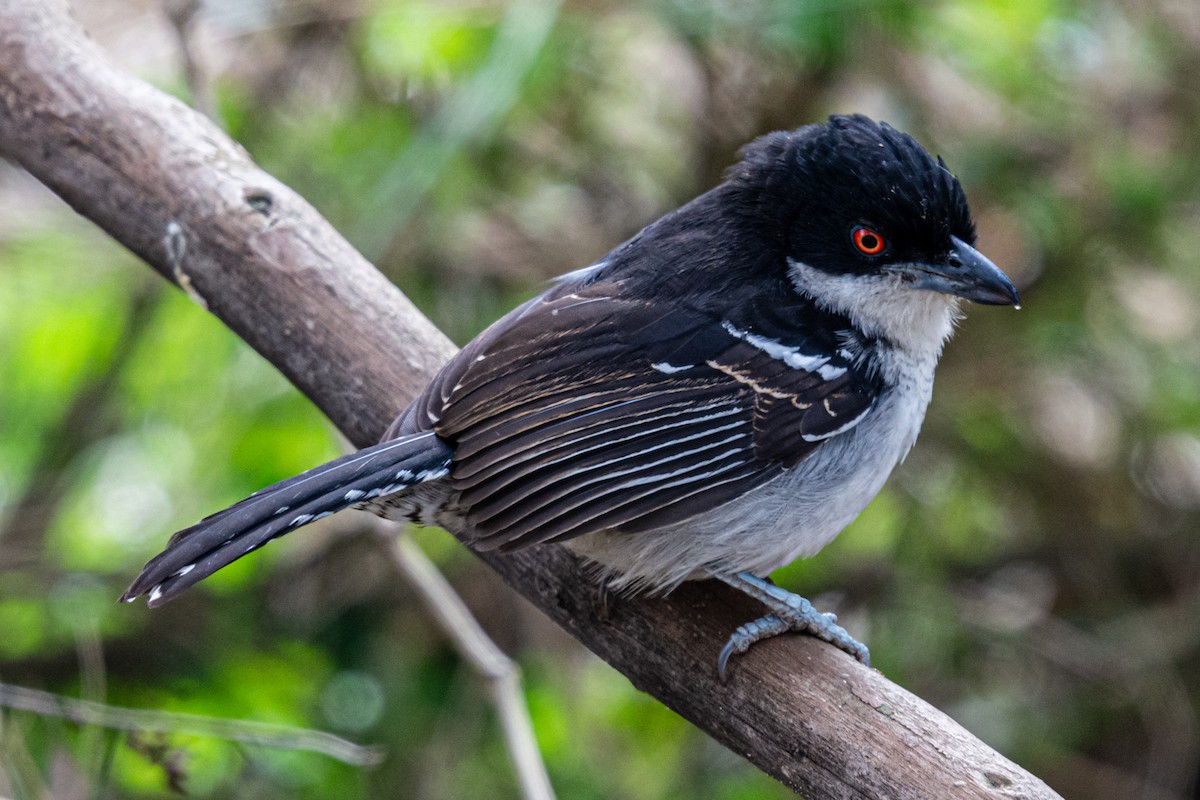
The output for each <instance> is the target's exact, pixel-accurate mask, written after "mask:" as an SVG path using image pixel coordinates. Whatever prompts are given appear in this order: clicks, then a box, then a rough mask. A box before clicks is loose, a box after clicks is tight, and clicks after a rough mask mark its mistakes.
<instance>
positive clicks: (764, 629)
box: [716, 572, 871, 683]
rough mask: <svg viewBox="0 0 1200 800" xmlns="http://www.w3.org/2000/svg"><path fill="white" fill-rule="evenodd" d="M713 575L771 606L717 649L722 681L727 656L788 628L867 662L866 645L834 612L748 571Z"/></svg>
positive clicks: (747, 648) (722, 679)
mask: <svg viewBox="0 0 1200 800" xmlns="http://www.w3.org/2000/svg"><path fill="white" fill-rule="evenodd" d="M716 577H717V578H719V579H720V580H722V581H724V582H725V583H727V584H729V585H730V586H732V587H734V588H735V589H738V590H740V591H742V592H745V593H746V594H748V595H750V596H751V597H753V598H754V599H755V600H758V601H759V602H760V603H762V604H763V605H765V606H767V608H769V609H771V613H770V614H767V615H766V616H764V617H761V618H759V619H756V620H754V621H753V622H747V623H746V624H745V625H742V626H741V627H739V628H738V629H737V630H736V631H734V632H733V635H732V636H730V637H729V641H728V642H726V643H725V647H723V648H722V649H721V655H720V657H718V659H717V674H718V676H719V677H720V678H721V682H722V683H724V682H725V680H726V668H727V667H728V665H729V659H730V658H731V657H732V656H733V655H734V654H736V653H744V652H746V651H747V650H749V649H750V646H751V645H752V644H754V643H755V642H758V641H761V640H763V639H769V638H771V637H772V636H778V635H779V634H781V633H787V632H788V631H796V632H797V633H807V634H809V635H810V636H815V637H817V638H818V639H822V640H824V641H826V642H829V643H830V644H832V645H834V646H835V647H838V648H840V649H842V650H845V651H846V652H847V653H849V654H850V655H852V656H854V657H855V658H857V659H858V660H859V661H861V662H862V663H863V664H865V665H866V666H868V667H869V666H871V655H870V653H869V652H868V651H867V648H866V645H864V644H863V643H862V642H859V641H858V640H857V639H855V638H854V637H853V636H851V635H850V634H849V633H847V632H846V629H845V628H843V627H842V626H840V625H838V624H837V617H836V616H834V615H833V614H823V613H821V612H820V611H817V610H816V609H815V608H813V604H812V603H810V602H808V601H807V600H805V599H804V598H803V597H801V596H800V595H797V594H792V593H791V592H789V591H787V590H786V589H781V588H780V587H778V586H776V585H775V584H773V583H769V582H767V581H765V580H763V579H762V578H759V577H756V576H754V575H751V574H750V573H748V572H739V573H738V574H736V575H733V576H727V575H725V576H722V575H718V576H716Z"/></svg>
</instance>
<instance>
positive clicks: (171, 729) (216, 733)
mask: <svg viewBox="0 0 1200 800" xmlns="http://www.w3.org/2000/svg"><path fill="white" fill-rule="evenodd" d="M0 707H2V708H11V709H15V710H18V711H30V712H33V713H34V714H40V715H42V716H44V717H58V718H60V719H66V720H70V721H71V722H74V723H77V724H79V725H99V726H101V727H104V728H111V729H113V730H121V731H137V732H139V733H186V734H191V735H194V736H211V737H213V738H216V739H228V740H230V741H234V742H242V743H244V744H256V745H262V746H264V747H274V748H278V749H281V750H308V751H311V752H314V753H320V754H322V755H326V756H329V757H330V758H334V759H337V760H338V761H341V762H342V763H345V764H350V765H352V766H356V767H370V766H375V765H376V764H379V763H380V762H381V761H382V760H383V752H382V751H381V750H380V749H379V748H377V747H364V746H362V745H358V744H355V743H354V742H350V741H347V740H345V739H343V738H341V737H340V736H335V735H333V734H332V733H326V732H325V731H315V730H312V729H309V728H293V727H290V726H288V725H274V724H271V723H269V722H256V721H253V720H242V719H225V718H222V717H204V716H200V715H198V714H181V713H178V712H174V711H155V710H149V709H140V708H124V707H121V706H110V705H106V704H104V703H94V702H92V701H90V700H77V699H75V698H73V697H64V696H62V695H59V694H52V693H50V692H43V691H41V690H39V689H29V688H26V687H23V686H13V685H11V684H7V683H0Z"/></svg>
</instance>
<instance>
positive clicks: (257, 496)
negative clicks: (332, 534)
mask: <svg viewBox="0 0 1200 800" xmlns="http://www.w3.org/2000/svg"><path fill="white" fill-rule="evenodd" d="M452 452H453V451H452V450H451V448H450V445H449V444H447V443H446V442H445V441H444V440H442V439H439V438H438V437H437V436H436V435H434V434H432V433H422V434H416V435H411V436H404V437H401V438H399V439H392V440H391V441H387V442H384V443H382V444H377V445H375V446H374V447H367V448H364V449H362V450H359V451H358V452H357V453H351V454H350V455H347V456H342V457H341V458H338V459H334V460H333V461H330V462H329V463H328V464H323V465H321V466H319V467H314V468H313V469H310V470H309V471H308V472H304V473H301V474H299V475H297V476H295V477H294V478H288V479H287V480H284V481H280V482H279V483H276V484H274V485H273V486H268V487H267V488H266V489H262V490H261V491H258V492H255V493H254V494H252V495H250V496H249V497H247V498H246V499H245V500H242V501H240V502H238V503H235V504H234V505H232V506H230V507H229V508H227V509H225V510H224V511H218V512H217V513H216V514H213V515H212V516H211V517H206V518H205V519H203V520H201V521H200V522H197V523H196V524H195V525H193V526H191V527H190V528H184V529H183V530H181V531H179V532H178V533H176V534H175V535H174V536H172V537H171V540H170V541H169V542H167V547H166V549H165V550H163V551H162V552H161V553H159V554H158V555H157V556H155V557H154V558H152V559H151V560H150V561H149V562H147V563H146V566H144V567H143V568H142V573H141V574H140V575H138V577H137V580H135V581H134V582H133V584H132V585H131V586H130V587H129V589H127V590H126V592H125V594H123V595H122V596H121V600H122V601H124V602H132V601H133V600H135V599H136V598H138V597H139V596H141V595H143V594H148V595H149V600H148V602H149V605H150V606H151V607H153V606H158V605H162V604H163V603H165V602H167V601H168V600H171V599H172V598H174V597H175V596H176V595H178V594H179V593H180V592H182V591H183V590H184V589H186V588H188V587H189V586H191V585H192V584H193V583H196V582H197V581H200V580H203V579H204V578H207V577H208V576H209V575H211V574H213V573H214V572H216V571H217V570H219V569H221V567H224V566H225V565H227V564H230V563H232V562H234V561H236V560H237V559H239V558H241V557H242V556H244V555H246V554H247V553H249V552H250V551H251V550H256V549H258V548H259V547H262V546H263V545H264V544H266V543H267V542H269V541H271V540H272V539H275V538H278V537H280V536H283V535H284V534H287V533H291V532H292V531H294V530H295V529H296V528H299V527H300V526H302V525H307V524H308V523H310V522H312V521H314V520H317V519H320V518H322V517H327V516H329V515H330V514H332V513H334V512H335V511H341V510H342V509H343V508H347V507H349V506H352V505H355V504H357V503H361V502H364V501H367V500H370V499H372V498H375V497H380V496H382V495H386V494H391V493H392V492H397V491H400V490H401V489H404V488H406V487H408V486H413V485H416V484H418V483H422V482H424V481H428V480H436V479H437V478H441V477H443V476H445V475H446V474H447V473H448V472H449V468H450V456H451V455H452Z"/></svg>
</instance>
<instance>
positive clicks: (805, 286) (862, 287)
mask: <svg viewBox="0 0 1200 800" xmlns="http://www.w3.org/2000/svg"><path fill="white" fill-rule="evenodd" d="M788 274H789V275H790V277H791V279H792V284H793V285H794V286H795V287H796V288H797V289H799V290H800V291H801V292H803V293H804V294H806V295H808V296H809V297H811V298H813V299H814V300H816V302H817V304H818V305H820V306H821V307H822V308H824V309H826V310H828V311H833V312H836V313H838V314H844V315H845V316H847V317H849V318H850V319H851V320H852V321H853V322H854V323H855V324H856V325H857V326H858V327H859V328H860V329H862V332H863V333H865V334H866V335H867V336H879V337H881V338H884V339H887V340H888V341H890V342H891V343H892V344H893V345H894V346H895V347H897V348H898V349H900V350H903V351H905V352H907V353H908V354H909V355H912V356H916V357H918V358H922V357H932V359H933V360H934V361H936V360H937V358H938V357H939V356H940V355H941V353H942V347H943V346H944V345H945V344H946V340H947V339H949V338H950V334H951V333H953V332H954V324H955V323H956V322H957V321H958V320H959V319H960V318H961V317H962V313H961V311H960V310H959V299H958V298H957V297H952V296H950V295H945V294H941V293H939V292H931V291H927V290H923V289H912V288H910V287H908V286H905V285H904V284H903V283H902V282H901V280H900V278H899V277H898V276H896V275H891V274H882V275H870V276H867V275H833V274H830V273H828V272H822V271H821V270H819V269H814V268H813V267H810V266H809V265H807V264H805V263H804V262H802V261H795V260H793V259H790V258H789V259H788Z"/></svg>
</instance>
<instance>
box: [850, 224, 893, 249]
mask: <svg viewBox="0 0 1200 800" xmlns="http://www.w3.org/2000/svg"><path fill="white" fill-rule="evenodd" d="M851 235H852V236H853V238H854V246H855V247H857V248H858V252H860V253H862V254H863V255H866V256H877V255H879V254H880V253H882V252H883V251H884V249H885V248H886V247H887V240H885V239H884V238H883V237H882V236H881V235H879V234H878V233H876V232H875V231H873V230H871V229H870V228H864V227H863V226H861V225H859V226H858V227H857V228H855V229H854V232H853V233H852V234H851Z"/></svg>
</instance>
